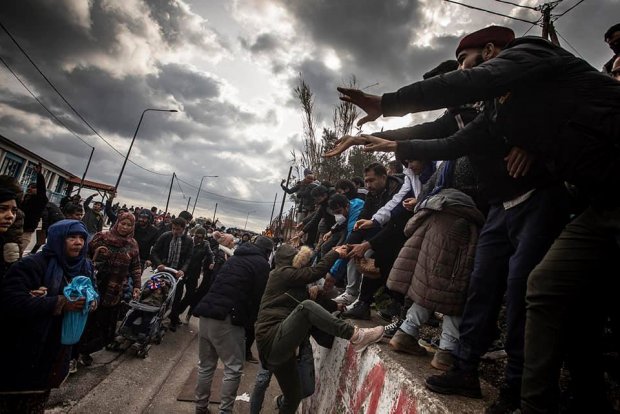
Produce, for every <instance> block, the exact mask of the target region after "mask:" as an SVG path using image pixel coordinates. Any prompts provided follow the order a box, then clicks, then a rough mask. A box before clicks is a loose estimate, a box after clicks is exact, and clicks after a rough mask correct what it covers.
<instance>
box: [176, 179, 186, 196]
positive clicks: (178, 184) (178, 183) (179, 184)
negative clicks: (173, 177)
mask: <svg viewBox="0 0 620 414" xmlns="http://www.w3.org/2000/svg"><path fill="white" fill-rule="evenodd" d="M178 178H179V177H177V186H179V190H181V194H182V195H183V199H184V200H186V199H187V197H185V193H184V192H183V189H182V188H181V183H180V182H179V181H180V180H179V179H178Z"/></svg>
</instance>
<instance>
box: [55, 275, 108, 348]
mask: <svg viewBox="0 0 620 414" xmlns="http://www.w3.org/2000/svg"><path fill="white" fill-rule="evenodd" d="M63 293H64V294H65V297H66V298H67V300H68V301H71V302H75V301H76V300H78V298H85V299H86V303H85V304H84V308H83V309H82V310H81V311H71V312H65V314H64V316H63V318H62V335H61V338H60V342H61V343H62V344H63V345H73V344H76V343H78V341H79V340H80V337H81V336H82V333H83V332H84V327H85V326H86V320H87V319H88V312H89V310H90V305H91V303H92V302H93V301H94V300H97V299H98V298H99V295H98V294H97V292H96V291H95V288H94V287H93V284H92V282H91V280H90V278H89V277H86V276H76V277H74V278H73V279H72V280H71V283H69V284H68V285H67V286H65V288H64V289H63Z"/></svg>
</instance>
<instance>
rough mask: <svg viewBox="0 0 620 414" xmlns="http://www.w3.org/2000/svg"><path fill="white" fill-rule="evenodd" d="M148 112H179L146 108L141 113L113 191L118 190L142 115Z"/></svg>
mask: <svg viewBox="0 0 620 414" xmlns="http://www.w3.org/2000/svg"><path fill="white" fill-rule="evenodd" d="M148 111H156V112H179V111H177V110H176V109H153V108H147V109H145V110H144V111H142V115H140V121H138V126H137V127H136V132H134V133H133V138H132V139H131V144H129V149H128V150H127V155H125V161H123V166H122V167H121V172H120V174H119V175H118V179H117V180H116V185H115V186H114V190H115V191H116V189H118V185H119V184H120V182H121V177H122V176H123V172H124V171H125V166H126V165H127V160H128V159H129V154H130V153H131V149H132V148H133V143H134V141H135V140H136V135H138V130H139V129H140V125H141V124H142V119H143V118H144V114H145V113H147V112H148Z"/></svg>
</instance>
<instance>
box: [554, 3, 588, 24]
mask: <svg viewBox="0 0 620 414" xmlns="http://www.w3.org/2000/svg"><path fill="white" fill-rule="evenodd" d="M583 2H584V0H579V1H578V2H577V3H575V4H574V5H573V6H572V7H569V8H568V9H566V10H564V11H563V12H562V13H560V14H556V15H555V16H553V17H554V19H555V20H557V19H559V18H560V17H562V16H564V15H565V14H566V13H568V12H570V11H571V10H573V9H574V8H575V7H577V6H579V5H580V4H581V3H583Z"/></svg>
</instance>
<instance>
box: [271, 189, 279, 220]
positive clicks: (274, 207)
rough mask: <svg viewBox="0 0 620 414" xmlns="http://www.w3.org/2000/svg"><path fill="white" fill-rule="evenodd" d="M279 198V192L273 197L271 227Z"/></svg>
mask: <svg viewBox="0 0 620 414" xmlns="http://www.w3.org/2000/svg"><path fill="white" fill-rule="evenodd" d="M277 200H278V193H276V196H275V197H274V199H273V207H271V217H270V218H269V227H270V228H271V223H273V212H274V211H275V210H276V201H277Z"/></svg>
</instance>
